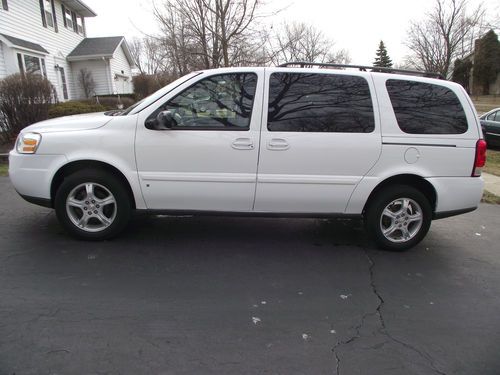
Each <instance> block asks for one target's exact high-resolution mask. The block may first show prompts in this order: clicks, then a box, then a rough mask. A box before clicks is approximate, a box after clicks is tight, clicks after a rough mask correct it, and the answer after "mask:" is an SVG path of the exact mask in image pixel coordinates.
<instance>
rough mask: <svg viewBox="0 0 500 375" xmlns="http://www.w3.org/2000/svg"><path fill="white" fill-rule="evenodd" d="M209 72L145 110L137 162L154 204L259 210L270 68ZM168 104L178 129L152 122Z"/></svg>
mask: <svg viewBox="0 0 500 375" xmlns="http://www.w3.org/2000/svg"><path fill="white" fill-rule="evenodd" d="M208 74H210V73H204V74H202V75H200V76H199V77H201V78H198V77H197V79H198V80H197V82H195V83H193V82H192V81H189V83H186V84H185V85H184V86H181V87H180V88H178V89H176V91H174V92H173V93H172V94H171V95H168V96H169V98H166V99H165V100H164V101H163V102H159V103H158V105H156V106H155V107H154V108H146V109H145V110H143V111H142V112H141V113H140V115H139V117H138V124H137V135H136V159H137V168H138V174H139V179H140V184H141V188H142V192H143V196H144V199H145V201H146V204H147V207H148V208H150V209H165V210H197V211H198V210H199V211H242V212H244V211H250V210H251V209H252V205H253V201H254V196H255V183H256V172H257V158H258V142H259V127H260V120H261V119H260V112H261V108H262V98H261V96H262V95H256V92H262V85H263V70H258V69H256V70H255V71H252V72H249V71H241V72H238V71H236V72H234V73H231V74H216V75H213V74H212V75H208ZM187 85H189V87H187V88H186V86H187ZM165 111H169V118H171V122H172V124H173V126H172V128H170V129H168V128H164V129H157V130H154V129H148V128H147V127H146V124H147V123H149V124H151V123H152V122H154V121H155V118H157V116H158V114H159V113H160V112H161V113H165ZM149 127H151V126H149Z"/></svg>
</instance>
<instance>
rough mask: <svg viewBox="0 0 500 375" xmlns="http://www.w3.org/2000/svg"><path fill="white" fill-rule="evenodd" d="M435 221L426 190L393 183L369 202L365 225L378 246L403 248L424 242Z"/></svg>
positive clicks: (391, 248) (393, 249) (400, 249)
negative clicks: (422, 190) (433, 220)
mask: <svg viewBox="0 0 500 375" xmlns="http://www.w3.org/2000/svg"><path fill="white" fill-rule="evenodd" d="M405 207H406V209H405ZM431 220H432V208H431V205H430V203H429V200H428V199H427V198H426V197H425V195H424V194H422V192H420V191H419V190H417V189H415V188H413V187H411V186H408V185H393V186H389V187H387V188H384V189H383V190H381V191H380V192H378V193H377V194H376V195H375V196H374V197H373V198H372V200H371V202H369V205H368V208H367V210H366V220H365V225H366V229H367V230H368V232H369V234H370V235H371V236H372V238H373V239H374V241H375V243H376V244H377V246H378V247H380V248H382V249H386V250H392V251H403V250H407V249H410V248H411V247H413V246H415V245H416V244H418V243H419V242H420V241H422V239H423V238H424V237H425V235H426V234H427V232H428V231H429V227H430V225H431Z"/></svg>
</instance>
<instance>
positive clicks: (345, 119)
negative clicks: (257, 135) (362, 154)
mask: <svg viewBox="0 0 500 375" xmlns="http://www.w3.org/2000/svg"><path fill="white" fill-rule="evenodd" d="M267 121H268V122H267V128H268V130H269V131H275V132H339V133H369V132H372V131H373V129H374V116H373V105H372V100H371V96H370V89H369V87H368V83H367V81H366V80H365V79H364V78H361V77H356V76H347V75H335V74H309V73H273V74H272V75H271V79H270V82H269V108H268V117H267Z"/></svg>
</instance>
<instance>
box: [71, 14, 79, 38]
mask: <svg viewBox="0 0 500 375" xmlns="http://www.w3.org/2000/svg"><path fill="white" fill-rule="evenodd" d="M71 19H72V20H73V31H74V32H75V33H77V32H78V25H77V24H76V13H75V12H73V11H71Z"/></svg>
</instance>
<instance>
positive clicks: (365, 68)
mask: <svg viewBox="0 0 500 375" xmlns="http://www.w3.org/2000/svg"><path fill="white" fill-rule="evenodd" d="M294 66H298V67H300V68H312V67H315V66H317V67H320V68H334V69H342V68H351V69H359V70H360V71H362V72H368V71H372V72H378V73H399V74H407V75H413V76H420V77H427V78H438V79H444V77H443V76H442V75H441V74H440V73H432V72H419V71H418V70H406V69H393V68H382V67H378V66H364V65H349V64H331V63H315V62H308V61H292V62H287V63H284V64H281V65H278V67H282V68H286V67H294Z"/></svg>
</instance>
